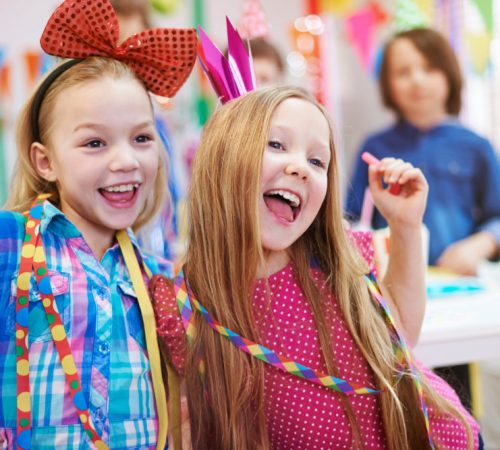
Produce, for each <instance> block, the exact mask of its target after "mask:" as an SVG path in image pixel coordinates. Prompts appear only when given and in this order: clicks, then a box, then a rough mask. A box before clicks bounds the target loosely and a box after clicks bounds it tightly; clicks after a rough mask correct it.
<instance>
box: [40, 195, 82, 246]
mask: <svg viewBox="0 0 500 450" xmlns="http://www.w3.org/2000/svg"><path fill="white" fill-rule="evenodd" d="M47 231H50V232H51V233H54V234H56V235H58V236H61V237H64V238H67V239H69V238H75V237H81V235H82V233H81V232H80V231H79V230H78V228H76V227H75V226H74V225H73V224H72V223H71V222H70V221H69V220H68V219H67V217H66V216H65V215H64V213H63V212H62V211H61V210H60V209H59V208H57V207H56V206H55V205H54V204H52V203H51V202H49V201H48V200H45V201H44V202H43V214H42V219H41V221H40V232H41V233H45V232H47Z"/></svg>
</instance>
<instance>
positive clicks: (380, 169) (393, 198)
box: [368, 158, 429, 228]
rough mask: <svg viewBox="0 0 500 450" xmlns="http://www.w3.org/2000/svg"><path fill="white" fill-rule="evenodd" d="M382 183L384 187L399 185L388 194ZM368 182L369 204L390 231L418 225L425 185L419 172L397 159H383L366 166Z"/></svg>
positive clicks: (426, 190)
mask: <svg viewBox="0 0 500 450" xmlns="http://www.w3.org/2000/svg"><path fill="white" fill-rule="evenodd" d="M382 180H383V181H384V183H386V184H394V183H399V184H400V185H401V191H400V193H399V194H398V195H393V194H391V193H390V192H389V189H388V188H384V186H383V184H382ZM368 182H369V185H370V190H371V193H372V196H373V202H374V203H375V206H376V207H377V209H378V210H379V211H380V213H381V214H382V215H383V216H384V218H385V220H387V223H388V224H389V226H390V227H391V228H393V227H395V226H406V227H411V226H416V225H417V226H420V225H421V224H422V219H423V216H424V212H425V206H426V204H427V193H428V191H429V186H428V184H427V180H426V179H425V177H424V175H423V173H422V171H421V170H420V169H417V168H415V167H413V166H412V165H411V164H410V163H407V162H405V161H403V160H401V159H395V158H384V159H382V160H381V161H380V163H378V164H370V166H369V167H368Z"/></svg>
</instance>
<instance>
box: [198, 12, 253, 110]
mask: <svg viewBox="0 0 500 450" xmlns="http://www.w3.org/2000/svg"><path fill="white" fill-rule="evenodd" d="M226 26H227V46H228V48H227V58H226V57H225V56H224V55H223V54H222V52H221V51H220V50H219V49H218V48H217V46H216V45H215V44H214V43H213V42H212V40H211V39H210V38H209V37H208V35H207V34H206V33H205V31H204V30H203V28H201V27H198V30H199V33H200V45H199V46H198V58H199V61H200V63H201V66H202V68H203V71H204V72H205V74H206V75H207V77H208V79H209V80H210V83H211V84H212V87H213V88H214V90H215V92H216V93H217V95H218V96H219V98H220V101H221V103H226V102H227V101H229V100H232V99H234V98H238V97H239V96H240V95H243V94H245V93H246V92H249V91H253V90H254V89H255V87H256V83H255V74H254V70H253V62H252V55H251V53H250V51H249V50H248V49H247V47H246V46H245V44H244V43H243V41H242V39H241V37H240V35H239V34H238V32H237V31H236V29H235V28H234V27H233V25H232V24H231V22H230V21H229V19H228V18H227V17H226Z"/></svg>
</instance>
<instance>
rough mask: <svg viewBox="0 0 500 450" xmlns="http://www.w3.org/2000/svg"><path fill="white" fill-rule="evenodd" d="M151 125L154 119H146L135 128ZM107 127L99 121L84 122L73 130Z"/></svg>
mask: <svg viewBox="0 0 500 450" xmlns="http://www.w3.org/2000/svg"><path fill="white" fill-rule="evenodd" d="M149 126H154V122H153V121H152V120H145V121H144V122H140V123H138V124H137V125H134V129H138V128H145V127H149ZM105 128H106V126H105V125H102V124H99V123H93V122H84V123H81V124H78V125H77V126H76V127H75V129H74V130H73V132H76V131H78V130H81V129H92V130H101V129H105Z"/></svg>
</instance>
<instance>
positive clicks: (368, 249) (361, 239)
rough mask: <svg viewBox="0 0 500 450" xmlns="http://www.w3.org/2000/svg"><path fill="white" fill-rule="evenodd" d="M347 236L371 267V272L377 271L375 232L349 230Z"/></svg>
mask: <svg viewBox="0 0 500 450" xmlns="http://www.w3.org/2000/svg"><path fill="white" fill-rule="evenodd" d="M347 236H348V237H349V238H350V240H351V242H352V244H353V245H354V246H355V247H356V249H357V250H358V252H359V253H360V254H361V256H362V257H363V259H364V260H365V261H366V263H367V264H368V266H369V267H370V272H374V271H375V251H374V248H373V241H372V239H373V233H372V232H371V231H353V230H347Z"/></svg>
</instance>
